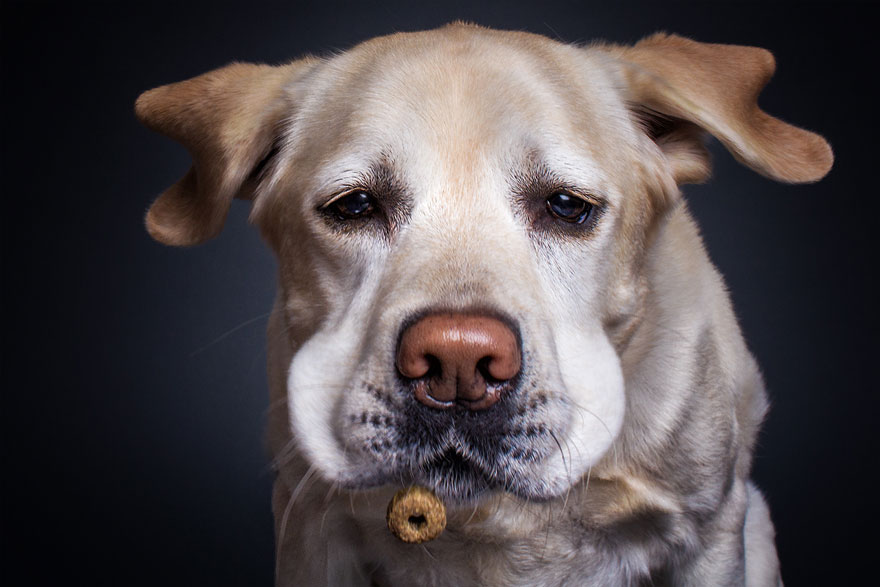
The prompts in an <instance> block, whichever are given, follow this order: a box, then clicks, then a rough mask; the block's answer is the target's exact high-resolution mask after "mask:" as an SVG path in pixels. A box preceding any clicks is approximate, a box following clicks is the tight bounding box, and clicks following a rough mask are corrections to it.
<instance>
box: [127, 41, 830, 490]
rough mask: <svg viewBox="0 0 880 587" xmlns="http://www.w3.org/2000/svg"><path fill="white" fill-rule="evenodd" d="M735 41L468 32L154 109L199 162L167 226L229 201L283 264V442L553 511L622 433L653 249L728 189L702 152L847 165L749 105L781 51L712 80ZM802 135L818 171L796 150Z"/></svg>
mask: <svg viewBox="0 0 880 587" xmlns="http://www.w3.org/2000/svg"><path fill="white" fill-rule="evenodd" d="M717 47H719V46H708V45H701V44H698V43H693V42H691V41H685V40H682V39H677V38H674V37H654V38H652V39H650V40H648V41H645V42H643V43H642V44H640V46H638V45H637V46H636V47H635V48H631V49H623V48H617V47H602V46H597V47H593V48H588V49H584V48H578V47H573V46H569V45H563V44H561V43H556V42H553V41H550V40H548V39H545V38H543V37H537V36H533V35H527V34H520V33H499V32H495V31H488V30H485V29H480V28H477V27H472V26H465V25H456V26H451V27H447V28H444V29H441V30H438V31H431V32H427V33H418V34H409V35H395V36H392V37H386V38H381V39H376V40H373V41H370V42H367V43H364V44H362V45H359V46H358V47H356V48H354V49H352V50H350V51H348V52H346V53H343V54H341V55H339V56H336V57H333V58H332V59H327V60H315V59H308V60H302V61H299V62H294V63H293V64H291V65H288V66H284V67H279V68H268V67H255V66H242V65H236V66H230V67H229V68H226V69H224V70H219V71H218V72H214V73H212V74H206V76H203V77H202V78H196V79H195V80H191V81H190V82H183V83H182V84H189V85H187V86H183V85H181V84H177V85H175V86H167V87H165V88H160V89H158V90H154V91H153V92H150V93H148V94H145V96H144V97H142V98H141V100H140V101H139V105H138V111H139V114H140V116H141V117H142V119H144V120H145V121H146V122H147V123H148V124H150V125H151V126H153V127H155V128H157V129H158V130H160V131H162V132H165V133H166V134H169V135H171V136H173V137H174V138H177V139H178V140H181V141H182V142H184V144H186V145H187V146H188V147H189V148H190V150H191V151H192V153H193V156H194V159H195V166H194V168H193V170H192V171H191V173H190V174H189V175H188V176H187V177H186V178H184V180H182V181H181V182H180V183H179V184H177V185H176V186H175V187H174V188H172V189H171V190H169V192H167V193H166V194H165V195H163V196H162V198H160V200H159V201H157V203H156V205H154V207H153V209H152V210H151V213H150V217H149V218H148V225H149V227H150V229H151V232H152V233H153V234H154V236H156V237H157V238H159V240H162V241H163V242H169V243H172V244H187V243H193V242H199V241H201V240H204V239H205V238H207V237H209V236H211V235H212V234H214V233H216V231H217V230H219V226H220V225H221V224H222V220H223V217H224V216H225V210H226V207H228V201H229V199H231V197H233V196H239V197H246V198H249V199H253V200H254V205H253V212H252V218H253V220H254V222H255V223H256V224H257V225H258V226H259V227H260V230H261V231H262V233H263V235H264V237H265V238H266V240H267V241H268V243H269V244H270V245H271V247H272V248H273V249H274V250H275V252H276V253H277V256H278V259H279V266H280V289H279V304H278V311H279V312H280V313H281V314H282V318H283V324H284V327H285V328H284V335H285V336H286V341H285V344H286V345H287V346H288V348H289V354H288V355H287V356H286V359H285V360H287V361H289V371H288V377H287V397H288V401H287V406H288V410H289V422H288V425H289V428H288V430H287V434H288V435H289V437H290V438H291V439H292V443H293V444H294V445H295V446H296V447H297V449H298V450H300V451H301V452H302V453H303V454H304V455H305V457H306V459H307V461H308V462H309V463H310V464H311V466H312V467H313V468H314V469H316V470H317V471H318V472H319V473H320V474H321V475H322V476H323V477H324V478H325V479H326V480H328V481H329V482H332V483H336V484H338V485H339V486H341V487H347V488H353V489H359V488H368V487H374V486H380V485H387V484H394V485H400V484H403V485H406V484H410V483H418V484H421V485H426V486H429V487H432V488H434V489H435V491H436V492H437V493H438V494H439V495H441V496H442V497H444V498H445V499H447V500H449V501H453V502H459V503H463V502H469V501H473V500H475V499H477V498H479V497H480V496H481V495H483V494H484V493H485V492H487V491H491V490H505V491H508V492H511V493H514V494H516V495H518V496H521V497H523V498H527V499H532V500H534V499H546V498H550V497H554V496H557V495H560V494H562V493H564V492H565V491H566V490H567V489H569V488H570V487H571V486H572V485H573V484H575V483H577V482H579V481H580V480H581V479H582V478H583V477H584V476H585V474H586V473H587V471H588V470H589V469H590V467H592V466H593V465H595V464H596V463H597V462H599V461H600V460H601V459H603V458H604V457H605V456H606V455H607V454H608V453H609V448H610V447H612V445H613V444H614V442H615V439H616V438H617V437H618V434H619V433H620V431H621V427H622V426H623V425H624V421H625V418H626V409H627V408H626V406H627V398H626V394H625V380H626V377H625V374H624V369H623V368H622V366H621V360H620V356H621V352H622V350H623V349H624V348H625V347H626V345H627V343H628V341H629V336H630V334H631V333H632V332H633V330H634V329H635V328H636V327H637V326H638V324H639V322H640V320H641V319H642V318H643V317H644V316H643V313H644V307H643V303H642V301H643V298H644V294H645V288H646V287H647V285H646V281H645V278H644V275H643V273H644V270H643V266H644V262H645V255H646V254H647V251H648V250H649V248H650V243H651V239H652V234H653V233H654V231H655V230H656V229H657V225H658V223H660V222H662V219H663V217H664V214H666V213H667V212H668V211H669V209H670V207H671V206H674V205H675V202H676V200H677V198H678V197H679V196H678V189H677V184H679V183H682V182H684V181H694V180H699V179H702V178H703V177H704V176H705V175H706V174H707V169H708V167H707V160H706V154H705V151H704V150H703V149H702V147H701V145H700V134H701V133H702V132H703V131H709V132H712V133H713V134H715V135H716V136H718V137H719V138H720V139H721V140H722V141H723V142H724V143H725V144H726V145H727V146H728V147H730V148H731V150H732V151H734V153H735V154H737V156H738V157H740V158H741V159H743V160H745V161H746V162H747V163H748V164H749V165H751V166H753V167H755V168H756V169H758V170H760V171H762V172H763V173H766V174H768V175H771V176H773V177H776V178H777V179H783V180H789V181H809V180H813V179H816V178H818V177H820V176H821V175H822V174H824V171H825V170H827V165H828V164H830V153H829V152H827V146H825V145H824V142H822V141H821V139H818V137H814V135H810V134H809V133H805V132H804V131H799V130H798V129H794V128H793V127H789V126H787V125H784V123H781V122H779V121H777V120H775V119H772V118H770V117H767V116H766V115H764V114H763V113H761V112H760V111H757V110H756V107H753V106H754V100H755V97H756V96H757V91H758V90H759V89H760V87H761V86H763V84H764V83H765V82H766V80H767V78H768V77H769V72H770V71H772V61H771V62H767V57H766V55H765V54H764V53H763V52H762V53H760V54H758V53H755V54H751V53H750V54H749V59H750V61H749V63H750V64H751V65H750V67H751V68H752V70H753V71H747V72H746V73H744V74H742V75H743V76H744V78H747V81H748V83H742V80H733V82H727V83H728V84H729V85H728V86H727V87H723V80H722V82H716V81H714V80H715V79H716V78H719V77H722V78H723V76H718V75H717V74H712V73H711V72H710V73H708V74H707V73H706V72H705V71H703V72H699V71H694V70H693V69H692V65H693V64H692V60H693V59H699V58H701V57H702V56H703V55H702V54H706V55H710V56H716V57H715V62H716V63H715V68H716V69H717V70H719V71H722V70H725V69H726V68H728V67H729V63H727V62H725V61H724V58H722V57H721V53H719V52H718V51H720V49H717ZM736 49H737V50H741V49H743V48H736ZM749 51H759V50H753V49H749ZM701 52H702V53H701ZM694 55H696V57H695V56H694ZM689 59H690V60H691V65H687V63H688V60H689ZM710 61H711V60H710ZM683 63H684V65H682V64H683ZM708 69H711V68H708ZM746 69H748V68H746ZM661 77H662V79H659V81H658V78H661ZM688 80H689V81H688ZM755 80H757V81H755ZM683 83H684V84H685V85H687V84H688V83H689V84H690V86H692V87H690V88H687V89H683V88H682V84H683ZM718 84H721V85H718ZM716 86H717V87H716ZM749 108H752V110H749ZM746 111H748V112H746ZM755 111H757V113H759V114H760V115H762V116H763V117H766V118H762V119H761V120H762V121H764V122H768V121H770V122H768V124H771V125H772V128H769V127H768V128H757V129H756V128H755V125H754V124H752V123H751V122H749V121H748V120H746V119H747V118H753V117H754V116H755ZM762 124H763V122H762ZM781 130H784V131H785V132H786V133H788V135H787V138H786V141H787V143H795V142H796V143H798V146H797V147H796V150H799V153H800V152H804V153H807V152H808V153H809V158H810V161H809V162H808V163H803V159H804V158H805V157H806V156H804V155H802V154H798V155H797V156H795V157H790V156H787V155H785V154H779V153H777V152H776V151H777V149H776V145H775V143H774V140H775V139H774V135H776V134H778V133H779V132H780V131H781ZM791 133H802V134H799V135H797V136H796V137H792V136H791ZM817 140H818V141H819V142H821V144H819V143H818V142H816V141H817ZM787 152H789V153H790V152H791V147H790V146H789V147H787ZM786 157H787V158H786Z"/></svg>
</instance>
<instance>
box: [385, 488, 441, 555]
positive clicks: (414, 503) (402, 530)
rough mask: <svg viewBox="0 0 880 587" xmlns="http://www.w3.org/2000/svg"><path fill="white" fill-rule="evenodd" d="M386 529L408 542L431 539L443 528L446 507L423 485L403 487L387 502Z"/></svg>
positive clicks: (414, 542)
mask: <svg viewBox="0 0 880 587" xmlns="http://www.w3.org/2000/svg"><path fill="white" fill-rule="evenodd" d="M386 519H387V520H388V529H389V530H391V533H392V534H394V535H395V536H397V537H398V538H400V539H401V540H403V541H404V542H409V543H410V544H419V543H422V542H427V541H429V540H434V539H435V538H437V536H439V535H440V533H441V532H443V529H444V528H446V506H444V505H443V502H442V501H440V499H439V498H438V497H437V496H436V495H434V492H433V491H431V490H430V489H428V488H426V487H419V486H413V487H407V488H405V489H401V490H400V491H398V492H397V493H396V494H395V495H394V497H393V498H391V501H390V502H389V503H388V513H387V516H386Z"/></svg>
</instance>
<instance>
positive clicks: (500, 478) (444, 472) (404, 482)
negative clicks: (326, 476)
mask: <svg viewBox="0 0 880 587" xmlns="http://www.w3.org/2000/svg"><path fill="white" fill-rule="evenodd" d="M339 485H340V486H341V487H344V488H346V489H348V490H351V491H358V490H370V489H375V488H378V487H382V486H397V487H406V486H410V485H421V486H423V487H428V488H430V489H431V490H432V491H433V492H434V493H435V494H436V495H437V497H439V498H440V499H441V500H443V502H444V503H445V504H446V505H447V506H452V507H456V506H459V507H470V506H474V505H477V504H479V503H480V502H481V501H483V500H485V499H486V498H488V497H489V496H491V495H493V494H496V493H507V494H512V495H514V496H516V497H518V498H521V499H523V500H526V501H547V500H550V499H553V498H556V497H558V496H559V495H560V494H562V493H564V492H565V490H566V489H568V487H567V486H566V487H563V488H560V487H550V486H548V485H547V484H546V482H545V481H544V480H533V479H530V478H529V477H528V476H522V475H517V476H514V475H510V474H504V472H499V471H494V470H484V469H483V468H482V467H480V465H479V464H477V463H475V462H474V461H472V460H470V459H468V458H466V457H464V456H462V455H460V454H459V453H457V452H455V451H448V452H446V453H443V454H441V455H439V456H437V457H435V458H434V459H432V460H431V461H429V462H427V463H424V464H422V465H421V466H419V467H418V468H417V469H416V470H410V471H405V470H397V471H383V472H379V471H371V472H369V473H361V474H354V475H351V476H349V477H348V478H347V479H345V480H343V481H341V482H340V483H339Z"/></svg>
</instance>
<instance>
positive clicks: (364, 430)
mask: <svg viewBox="0 0 880 587" xmlns="http://www.w3.org/2000/svg"><path fill="white" fill-rule="evenodd" d="M541 401H542V400H534V401H533V402H532V403H530V404H529V403H527V407H530V408H531V410H532V412H536V411H540V410H541V409H542V406H543V404H542V403H541ZM492 410H497V413H486V414H475V413H472V412H469V411H467V410H458V411H456V410H452V411H450V412H448V413H441V412H433V411H428V410H421V409H420V410H415V411H409V410H404V411H401V412H398V413H397V414H394V415H389V416H388V417H386V418H371V417H364V418H357V419H356V422H357V426H356V427H354V428H350V429H349V435H348V438H349V439H350V440H354V438H357V439H358V440H356V441H355V442H354V444H352V443H349V444H348V446H349V447H350V448H351V449H354V452H355V453H357V454H360V455H362V457H363V458H358V459H356V460H355V461H354V462H352V464H351V468H350V469H349V470H348V475H344V477H345V478H344V479H342V480H341V481H342V485H343V486H346V487H347V488H349V489H353V490H358V489H368V488H372V487H377V486H383V485H398V486H407V485H413V484H415V485H422V486H425V487H429V488H431V489H432V490H433V491H434V492H435V493H436V494H437V496H438V497H440V498H441V499H443V500H444V501H445V502H447V503H450V504H459V505H469V504H473V503H475V502H477V501H480V500H481V499H482V498H484V497H485V496H486V495H487V494H489V493H492V492H496V491H503V492H507V493H512V494H514V495H517V496H519V497H522V498H526V499H529V500H542V499H548V498H551V497H553V495H551V493H550V491H549V490H548V488H547V484H546V483H545V480H543V479H542V478H541V476H540V473H539V471H541V470H542V469H543V466H542V465H543V463H544V462H545V460H546V459H547V458H548V457H549V456H550V455H551V454H552V453H554V451H558V450H561V449H560V445H559V443H558V442H557V441H556V434H557V433H558V434H560V435H562V434H564V427H563V426H560V425H558V423H557V426H551V424H550V423H547V422H537V421H534V420H533V419H531V418H529V417H528V415H529V414H530V413H532V412H530V411H529V410H518V409H517V407H516V404H515V402H513V401H511V402H510V403H509V405H508V406H507V407H502V406H501V405H498V406H495V407H494V408H492ZM554 430H555V432H554ZM355 463H357V464H355Z"/></svg>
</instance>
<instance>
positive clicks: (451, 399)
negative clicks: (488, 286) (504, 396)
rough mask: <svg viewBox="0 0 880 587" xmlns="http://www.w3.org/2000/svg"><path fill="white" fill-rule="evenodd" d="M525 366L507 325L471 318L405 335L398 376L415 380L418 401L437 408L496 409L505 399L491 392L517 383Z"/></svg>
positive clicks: (432, 321)
mask: <svg viewBox="0 0 880 587" xmlns="http://www.w3.org/2000/svg"><path fill="white" fill-rule="evenodd" d="M521 360H522V355H521V353H520V349H519V341H518V339H517V337H516V335H515V334H514V333H513V331H512V330H511V329H510V328H509V327H508V326H507V325H506V324H504V323H503V322H501V321H500V320H497V319H495V318H491V317H488V316H481V315H469V314H435V315H430V316H426V317H424V318H422V319H421V320H419V321H418V322H416V323H415V324H413V325H411V326H410V327H409V328H407V329H406V330H404V332H403V335H402V336H401V339H400V345H399V347H398V351H397V369H398V371H399V372H400V374H401V375H402V376H404V377H405V378H408V379H412V380H414V382H413V390H414V394H415V397H416V399H418V400H419V401H420V402H422V403H423V404H425V405H428V406H430V407H433V408H449V407H452V406H453V405H455V404H456V403H458V404H460V405H463V406H465V407H467V408H469V409H473V410H479V409H484V408H487V407H489V406H491V405H492V404H494V403H495V402H496V401H497V400H498V399H499V397H500V395H499V393H498V390H497V389H493V388H492V387H491V386H494V385H498V384H500V383H504V382H506V381H508V380H510V379H512V378H514V377H515V376H516V375H517V374H518V373H519V368H520V363H521Z"/></svg>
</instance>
